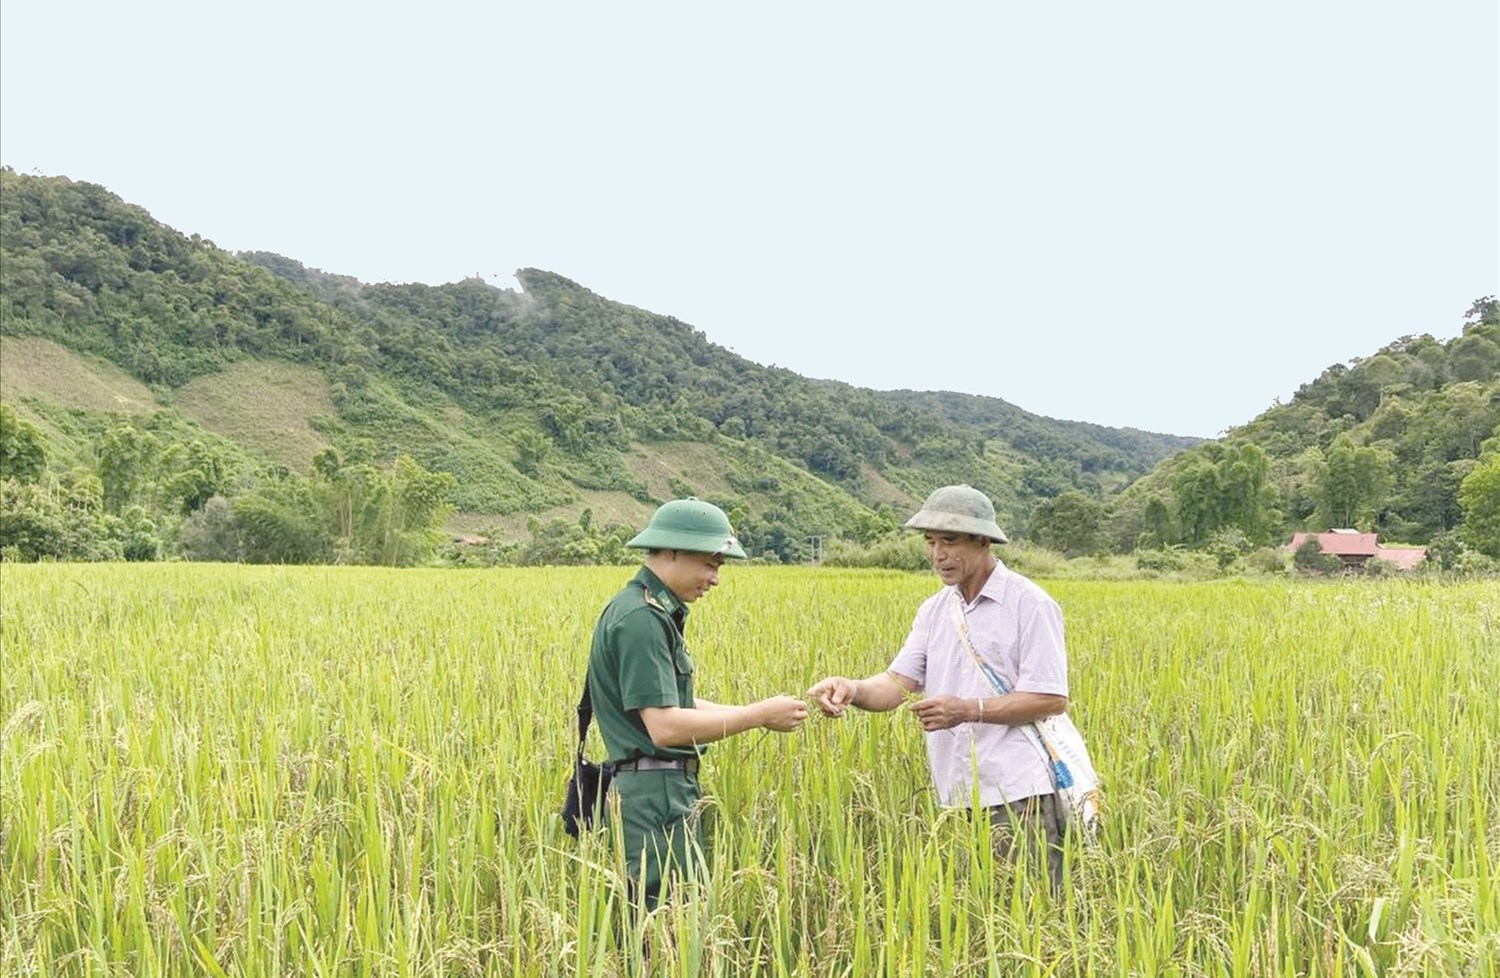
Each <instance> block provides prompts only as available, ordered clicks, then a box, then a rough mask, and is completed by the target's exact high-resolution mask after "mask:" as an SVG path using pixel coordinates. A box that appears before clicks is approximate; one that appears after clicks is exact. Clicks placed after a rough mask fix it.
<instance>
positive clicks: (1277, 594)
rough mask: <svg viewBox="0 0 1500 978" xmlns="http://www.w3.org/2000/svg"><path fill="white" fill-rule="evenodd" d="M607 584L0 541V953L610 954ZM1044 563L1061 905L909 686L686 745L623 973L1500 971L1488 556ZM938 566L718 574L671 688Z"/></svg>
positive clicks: (849, 630)
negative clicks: (36, 550)
mask: <svg viewBox="0 0 1500 978" xmlns="http://www.w3.org/2000/svg"><path fill="white" fill-rule="evenodd" d="M626 576H628V571H626V570H622V569H619V568H613V569H610V568H604V569H583V570H567V571H564V570H553V569H539V570H517V569H499V570H486V571H470V572H459V571H438V570H430V571H429V570H418V571H387V570H377V569H334V568H297V569H290V568H265V567H261V568H252V567H204V566H189V565H146V566H125V565H103V566H100V565H90V566H67V565H40V566H16V565H5V566H4V567H3V582H0V584H3V586H0V655H3V659H0V665H3V669H0V724H3V726H0V751H3V754H0V789H3V792H0V793H3V800H4V804H3V806H0V893H3V898H0V973H3V974H6V975H111V976H113V975H120V974H132V975H201V974H229V975H267V976H281V975H292V974H295V975H304V974H306V975H330V976H331V975H349V976H366V975H381V976H385V975H393V976H394V975H413V976H415V975H497V976H498V975H520V976H542V975H573V974H585V975H613V974H627V973H629V969H630V967H631V959H632V955H631V954H630V953H628V952H627V951H624V950H622V948H621V943H620V942H618V941H616V940H615V939H614V938H613V935H614V934H615V933H616V932H617V931H620V930H625V931H627V932H628V931H629V929H630V928H632V927H634V926H637V924H639V922H634V921H631V920H629V919H628V918H627V915H625V914H624V913H623V911H622V907H621V903H620V897H619V894H620V889H619V886H618V878H619V874H620V870H621V867H620V866H619V865H618V863H617V861H616V860H615V858H614V857H613V855H612V852H611V850H610V848H609V846H608V844H607V840H605V839H602V838H590V839H587V840H585V841H584V842H583V843H582V844H579V843H575V842H573V841H572V840H569V839H568V838H567V837H566V836H564V835H563V833H562V831H561V825H560V821H559V819H558V818H557V817H556V815H555V809H556V807H557V805H558V804H559V803H560V800H561V789H562V783H563V778H564V777H565V775H566V770H567V767H568V759H569V756H570V754H571V751H572V745H571V743H570V740H571V737H572V732H571V716H570V714H571V710H572V706H573V703H574V702H575V701H576V696H577V692H578V686H579V682H580V681H581V674H582V666H583V658H584V650H585V649H586V647H587V636H588V633H589V631H590V629H591V627H592V624H593V620H594V616H595V615H596V614H597V612H598V609H599V607H600V606H601V605H602V603H603V601H604V600H605V599H606V598H607V597H608V595H609V594H610V593H612V591H613V590H614V589H615V588H616V587H617V586H618V585H619V584H620V583H622V581H623V580H624V579H625V577H626ZM1049 587H1050V589H1051V591H1052V592H1053V594H1054V595H1055V596H1056V597H1057V598H1058V600H1059V601H1060V602H1061V604H1062V605H1063V608H1064V610H1065V612H1066V614H1067V619H1068V628H1069V646H1070V650H1071V665H1072V674H1071V679H1072V687H1073V697H1074V701H1073V702H1074V705H1073V713H1074V716H1075V719H1076V720H1077V722H1078V724H1079V726H1080V727H1081V729H1082V730H1083V731H1084V733H1085V736H1086V737H1087V738H1088V740H1089V743H1090V747H1091V750H1092V752H1093V754H1094V757H1095V760H1096V763H1097V764H1098V766H1099V767H1100V769H1101V773H1102V774H1103V775H1104V777H1105V780H1106V797H1107V802H1108V810H1107V822H1106V826H1105V830H1104V833H1103V838H1102V840H1101V844H1100V845H1099V846H1098V847H1096V848H1093V849H1082V848H1078V847H1074V848H1073V849H1071V850H1070V852H1069V873H1070V876H1071V881H1072V885H1071V886H1070V887H1069V888H1068V890H1067V892H1066V894H1065V895H1064V896H1063V897H1061V898H1058V899H1053V898H1051V897H1049V896H1048V895H1047V894H1046V893H1045V892H1044V891H1043V889H1042V888H1040V887H1039V886H1038V885H1037V882H1036V881H1037V877H1036V875H1035V874H1034V873H1028V872H1024V871H1023V872H1019V873H1017V872H1012V871H1007V870H1004V869H1001V868H997V867H996V866H994V864H993V862H992V858H991V856H990V851H989V847H988V846H987V845H985V844H984V841H983V839H982V837H981V836H979V835H977V834H976V832H977V830H976V827H975V824H974V823H973V822H972V821H971V820H969V819H967V818H966V817H964V816H963V815H962V814H961V813H960V814H955V813H952V812H943V811H941V810H939V809H937V808H936V807H935V805H934V802H933V799H932V796H931V791H930V789H929V788H928V784H927V776H926V769H925V759H924V753H923V746H922V739H921V735H920V732H919V730H918V728H917V726H916V724H915V721H914V720H913V719H912V718H911V717H910V716H909V715H906V714H904V713H902V712H897V713H894V714H890V715H865V714H857V713H856V714H854V715H851V716H849V717H846V718H844V719H842V720H839V721H822V720H810V721H809V722H808V723H807V724H806V725H805V726H804V728H803V729H802V730H801V731H799V732H797V733H795V734H792V735H789V736H777V735H768V736H765V737H762V736H760V735H757V734H751V735H748V736H745V737H741V738H738V739H736V740H732V741H729V742H726V743H723V744H719V745H715V746H714V747H713V748H711V749H710V751H709V754H708V757H707V762H706V773H705V782H706V784H707V786H708V788H709V790H710V793H711V796H712V806H711V809H710V811H709V814H710V816H711V818H712V831H711V833H710V835H711V837H712V840H713V853H714V864H715V870H714V873H713V876H712V878H711V879H710V880H709V881H708V882H706V883H705V884H704V885H702V886H701V887H700V888H699V890H698V891H697V894H696V898H695V899H692V900H685V901H679V902H674V903H670V904H668V905H667V906H665V907H664V908H663V909H662V910H661V911H659V912H658V913H657V914H656V915H655V916H654V917H653V918H652V919H650V920H648V921H646V922H644V923H643V924H640V926H644V927H645V928H646V929H647V930H648V931H649V932H650V933H651V934H652V935H653V940H652V948H653V952H652V958H651V967H652V969H654V973H657V974H667V975H685V974H704V975H726V976H728V975H734V976H740V975H746V976H750V975H765V976H795V975H809V976H811V975H818V976H823V975H827V976H844V975H860V976H863V975H903V976H905V975H949V974H962V975H1007V976H1009V975H1030V976H1044V975H1047V976H1053V975H1084V976H1087V975H1111V976H1114V975H1118V976H1128V975H1204V976H1208V975H1212V976H1220V975H1230V976H1252V975H1348V976H1374V975H1390V976H1397V975H1434V976H1436V975H1474V976H1482V978H1493V976H1495V975H1496V974H1497V970H1500V969H1497V965H1496V962H1497V960H1500V888H1497V884H1496V877H1497V869H1500V866H1497V863H1500V860H1497V852H1500V759H1497V751H1496V749H1495V747H1496V734H1495V731H1497V730H1500V706H1497V702H1496V697H1495V695H1494V691H1495V690H1496V689H1497V688H1500V660H1497V656H1496V652H1495V650H1496V648H1497V647H1500V634H1497V633H1500V586H1497V585H1496V584H1494V583H1484V582H1477V583H1466V584H1452V585H1443V584H1436V583H1430V582H1417V581H1396V580H1381V581H1339V582H1316V583H1305V582H1281V581H1278V582H1274V583H1247V582H1213V583H1203V584H1172V583H1165V582H1139V581H1137V582H1088V581H1073V580H1063V581H1055V582H1051V583H1050V585H1049ZM932 589H933V580H932V578H931V577H930V576H928V575H917V574H903V573H894V572H878V571H835V570H829V569H825V570H809V569H801V568H737V569H731V570H730V571H729V572H727V573H726V575H725V583H724V585H723V586H722V587H721V588H720V589H719V590H718V591H716V592H715V593H714V594H713V595H711V596H710V597H708V598H707V599H705V600H704V601H703V602H701V603H700V604H699V605H698V606H696V607H695V609H694V612H693V617H692V619H691V621H690V623H689V641H690V644H691V646H692V648H693V650H694V656H695V660H696V661H697V663H698V669H699V677H700V680H699V682H700V693H701V694H702V695H703V696H705V697H708V698H711V699H717V700H723V701H728V702H739V701H744V700H748V699H751V698H758V697H761V696H765V695H769V694H771V693H773V692H797V693H800V692H801V691H802V690H803V689H805V688H806V686H807V685H808V684H810V683H811V682H812V681H813V680H814V679H816V678H819V677H821V676H822V675H824V674H826V673H828V672H833V671H837V672H843V673H845V674H864V673H868V672H873V671H877V670H879V669H882V668H884V666H885V665H886V664H887V661H888V659H889V657H890V655H891V654H892V653H893V652H894V650H895V649H896V648H897V647H898V646H899V644H900V642H901V640H902V639H903V638H904V635H905V631H906V627H907V624H908V622H909V619H910V616H911V614H912V612H913V611H914V609H915V607H916V604H917V603H918V601H920V600H921V598H922V597H924V596H925V595H926V594H928V593H930V592H931V590H932ZM594 753H595V754H596V755H597V753H598V749H597V746H595V749H594ZM625 946H626V947H628V946H630V942H628V941H627V942H625Z"/></svg>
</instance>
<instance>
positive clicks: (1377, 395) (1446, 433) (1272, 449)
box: [1105, 297, 1500, 550]
mask: <svg viewBox="0 0 1500 978" xmlns="http://www.w3.org/2000/svg"><path fill="white" fill-rule="evenodd" d="M1493 308H1494V303H1493V300H1492V299H1491V298H1489V297H1486V299H1484V300H1480V301H1478V302H1476V303H1475V304H1474V306H1473V307H1472V308H1471V309H1470V313H1469V319H1470V320H1471V321H1470V322H1469V323H1468V324H1467V325H1466V326H1465V327H1464V331H1463V335H1462V336H1460V337H1458V338H1456V339H1454V340H1452V341H1449V342H1448V343H1440V342H1439V341H1437V340H1435V339H1433V338H1432V337H1431V336H1419V337H1403V338H1401V339H1400V340H1397V341H1396V342H1395V343H1392V344H1390V345H1389V346H1387V347H1386V348H1385V349H1383V350H1381V351H1380V352H1379V353H1378V354H1376V355H1375V356H1373V357H1370V358H1368V359H1365V360H1354V361H1352V363H1351V364H1348V365H1345V364H1336V365H1334V366H1332V367H1330V368H1328V369H1327V370H1326V371H1324V372H1323V374H1322V375H1321V376H1320V377H1318V378H1317V379H1316V380H1314V381H1312V382H1311V383H1309V384H1306V385H1304V386H1303V387H1302V388H1301V389H1300V390H1298V392H1297V394H1296V395H1295V396H1294V397H1293V399H1292V401H1291V402H1290V403H1287V404H1279V405H1277V406H1275V407H1273V408H1271V409H1270V410H1268V411H1266V412H1265V413H1264V414H1262V415H1261V416H1260V417H1258V418H1256V419H1254V420H1253V421H1251V422H1250V423H1249V424H1247V425H1245V426H1244V427H1242V428H1239V429H1236V430H1235V431H1234V432H1232V433H1231V435H1230V437H1229V438H1228V439H1227V440H1226V441H1224V442H1221V443H1208V444H1205V445H1202V446H1199V447H1197V448H1195V449H1193V450H1192V451H1190V452H1186V453H1183V454H1182V455H1179V456H1176V457H1174V458H1171V459H1168V460H1166V461H1164V462H1162V463H1161V464H1160V465H1159V466H1158V467H1157V469H1156V470H1155V471H1154V472H1153V473H1152V474H1151V475H1149V476H1147V477H1146V478H1144V479H1142V480H1140V481H1139V482H1137V483H1135V484H1134V485H1132V486H1130V487H1129V488H1128V489H1127V490H1126V491H1125V492H1124V493H1122V494H1121V495H1120V496H1119V497H1117V498H1115V499H1113V500H1110V501H1109V515H1108V518H1107V526H1106V528H1105V537H1106V539H1107V540H1108V541H1109V544H1110V545H1111V546H1112V547H1114V548H1115V549H1117V550H1127V549H1130V548H1131V547H1132V546H1135V545H1137V544H1139V545H1142V546H1160V545H1161V544H1163V543H1179V542H1180V543H1186V544H1188V545H1190V546H1194V547H1205V546H1208V544H1209V541H1210V540H1211V539H1213V535H1214V533H1215V531H1216V530H1218V529H1220V528H1223V527H1233V528H1235V529H1238V530H1239V531H1240V532H1242V533H1244V534H1245V535H1246V537H1248V538H1249V540H1250V541H1251V542H1252V543H1254V544H1268V543H1273V542H1277V541H1280V540H1285V539H1287V538H1288V537H1289V536H1290V535H1291V534H1292V533H1293V532H1294V531H1296V530H1301V529H1309V530H1323V529H1329V528H1332V527H1341V526H1349V527H1358V528H1362V529H1365V530H1373V531H1375V532H1377V533H1379V534H1380V535H1381V536H1382V537H1384V538H1388V539H1401V540H1406V541H1410V542H1412V543H1413V544H1418V545H1420V544H1425V543H1427V542H1429V541H1431V540H1434V539H1436V538H1437V537H1439V536H1441V535H1442V534H1444V533H1446V532H1448V531H1450V530H1452V529H1454V528H1456V527H1458V526H1459V524H1460V523H1461V521H1462V520H1463V509H1462V507H1461V505H1460V500H1459V487H1460V485H1461V484H1462V482H1463V480H1464V479H1465V478H1466V477H1467V476H1468V475H1469V474H1470V473H1471V472H1472V471H1473V469H1474V467H1475V465H1476V464H1477V462H1476V459H1478V458H1479V456H1480V454H1481V451H1482V445H1483V443H1484V442H1485V440H1486V439H1487V438H1488V437H1490V436H1491V435H1492V433H1494V432H1495V431H1496V430H1497V427H1496V426H1497V425H1500V323H1497V322H1495V321H1493V320H1494V316H1493ZM1236 446H1241V447H1236ZM1256 452H1259V453H1262V454H1261V456H1260V457H1257V456H1256Z"/></svg>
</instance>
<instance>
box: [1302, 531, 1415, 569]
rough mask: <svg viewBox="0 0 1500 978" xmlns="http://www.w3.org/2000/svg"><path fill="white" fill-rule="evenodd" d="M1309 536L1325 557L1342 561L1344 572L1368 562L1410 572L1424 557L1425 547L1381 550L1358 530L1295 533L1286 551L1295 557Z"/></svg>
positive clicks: (1374, 539)
mask: <svg viewBox="0 0 1500 978" xmlns="http://www.w3.org/2000/svg"><path fill="white" fill-rule="evenodd" d="M1309 536H1312V537H1316V538H1317V540H1318V547H1319V549H1321V550H1322V551H1323V552H1324V553H1325V554H1329V555H1331V556H1334V557H1337V558H1338V559H1339V560H1342V561H1343V562H1344V569H1345V570H1357V569H1359V568H1362V567H1364V566H1365V563H1366V562H1367V561H1369V560H1371V559H1372V558H1373V559H1375V560H1383V561H1387V562H1388V563H1391V564H1395V565H1396V567H1397V568H1398V569H1399V570H1411V569H1412V568H1413V567H1415V566H1417V565H1418V564H1420V563H1421V562H1422V561H1423V560H1424V559H1426V557H1427V548H1426V547H1382V546H1381V545H1380V541H1379V540H1378V539H1377V537H1376V535H1375V534H1373V533H1361V532H1359V531H1358V530H1329V531H1328V532H1326V533H1295V534H1293V535H1292V542H1291V543H1289V544H1287V545H1286V549H1287V550H1289V551H1291V552H1293V553H1296V551H1297V549H1298V548H1299V547H1301V546H1302V544H1304V543H1305V542H1307V538H1308V537H1309Z"/></svg>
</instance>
